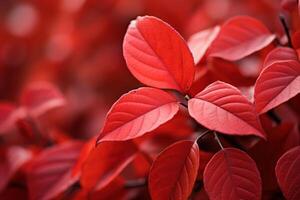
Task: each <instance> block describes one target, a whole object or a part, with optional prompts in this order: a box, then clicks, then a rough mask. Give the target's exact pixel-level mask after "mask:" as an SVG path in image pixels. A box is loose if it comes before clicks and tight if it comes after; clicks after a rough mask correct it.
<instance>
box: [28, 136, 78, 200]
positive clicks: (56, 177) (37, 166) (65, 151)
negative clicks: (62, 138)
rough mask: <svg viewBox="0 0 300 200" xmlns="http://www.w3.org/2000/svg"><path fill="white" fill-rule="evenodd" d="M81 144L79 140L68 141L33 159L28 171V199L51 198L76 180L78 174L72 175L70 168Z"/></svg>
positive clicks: (42, 199) (46, 199) (47, 199)
mask: <svg viewBox="0 0 300 200" xmlns="http://www.w3.org/2000/svg"><path fill="white" fill-rule="evenodd" d="M82 146H83V144H82V143H81V142H68V143H65V144H62V145H58V146H54V147H52V148H49V149H46V150H44V151H43V152H42V153H41V154H39V155H38V156H37V157H36V158H35V159H34V160H33V162H32V163H31V165H30V170H29V171H28V189H29V194H30V199H32V200H49V199H53V198H54V197H56V196H57V195H59V194H60V193H61V192H63V191H65V190H66V189H67V188H69V187H70V186H71V185H72V184H74V183H75V182H76V181H77V180H78V175H77V176H72V168H73V166H74V165H75V163H76V161H77V158H78V156H79V154H80V151H81V148H82Z"/></svg>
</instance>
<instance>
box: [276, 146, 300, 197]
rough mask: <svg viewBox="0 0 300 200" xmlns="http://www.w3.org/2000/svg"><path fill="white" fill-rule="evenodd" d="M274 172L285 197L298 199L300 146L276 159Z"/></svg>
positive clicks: (299, 192)
mask: <svg viewBox="0 0 300 200" xmlns="http://www.w3.org/2000/svg"><path fill="white" fill-rule="evenodd" d="M275 172H276V176H277V180H278V183H279V186H280V188H281V190H282V192H283V194H284V196H285V198H286V199H287V200H298V199H300V174H299V172H300V146H297V147H295V148H293V149H291V150H290V151H288V152H286V153H285V154H284V155H283V156H282V157H281V158H280V159H279V160H278V162H277V165H276V169H275Z"/></svg>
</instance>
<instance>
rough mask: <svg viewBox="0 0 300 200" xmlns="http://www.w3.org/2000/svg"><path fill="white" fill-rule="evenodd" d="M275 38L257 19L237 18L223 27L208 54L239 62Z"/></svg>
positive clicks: (230, 20)
mask: <svg viewBox="0 0 300 200" xmlns="http://www.w3.org/2000/svg"><path fill="white" fill-rule="evenodd" d="M274 38H275V35H273V34H271V33H270V31H269V30H268V29H267V28H266V27H265V25H264V24H262V23H261V22H260V21H258V20H257V19H255V18H252V17H248V16H237V17H233V18H231V19H229V20H228V21H227V22H225V24H224V25H223V26H222V27H221V31H220V33H219V35H218V37H217V38H216V39H215V41H214V42H213V43H212V45H211V47H210V49H209V51H208V54H209V56H212V57H219V58H223V59H225V60H239V59H241V58H244V57H245V56H248V55H250V54H252V53H254V52H256V51H258V50H260V49H262V48H264V47H266V46H267V45H268V44H270V43H271V42H272V41H273V39H274Z"/></svg>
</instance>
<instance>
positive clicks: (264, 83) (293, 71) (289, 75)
mask: <svg viewBox="0 0 300 200" xmlns="http://www.w3.org/2000/svg"><path fill="white" fill-rule="evenodd" d="M299 92H300V63H299V62H297V61H295V60H288V61H282V62H276V63H274V64H272V65H270V66H269V67H267V68H265V69H264V70H263V71H262V72H261V74H260V76H259V77H258V79H257V81H256V83H255V88H254V99H255V107H256V111H257V112H258V113H260V114H262V113H265V112H267V111H269V110H271V109H272V108H275V107H276V106H278V105H280V104H282V103H284V102H286V101H288V100H289V99H291V98H292V97H294V96H296V95H297V94H298V93H299Z"/></svg>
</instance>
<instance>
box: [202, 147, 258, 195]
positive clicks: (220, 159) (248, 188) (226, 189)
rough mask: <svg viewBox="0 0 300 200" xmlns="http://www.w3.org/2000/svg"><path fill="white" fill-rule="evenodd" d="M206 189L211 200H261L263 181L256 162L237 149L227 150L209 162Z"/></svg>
mask: <svg viewBox="0 0 300 200" xmlns="http://www.w3.org/2000/svg"><path fill="white" fill-rule="evenodd" d="M204 187H205V190H206V191H207V193H208V196H209V199H211V200H220V199H230V200H240V199H244V200H260V199H261V180H260V175H259V172H258V169H257V167H256V164H255V162H254V161H253V160H252V159H251V158H250V157H249V156H248V155H247V154H246V153H245V152H243V151H240V150H239V149H235V148H225V149H223V150H221V151H219V152H218V153H216V154H215V155H214V156H213V158H212V159H211V160H210V161H209V163H208V164H207V166H206V168H205V170H204Z"/></svg>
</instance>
